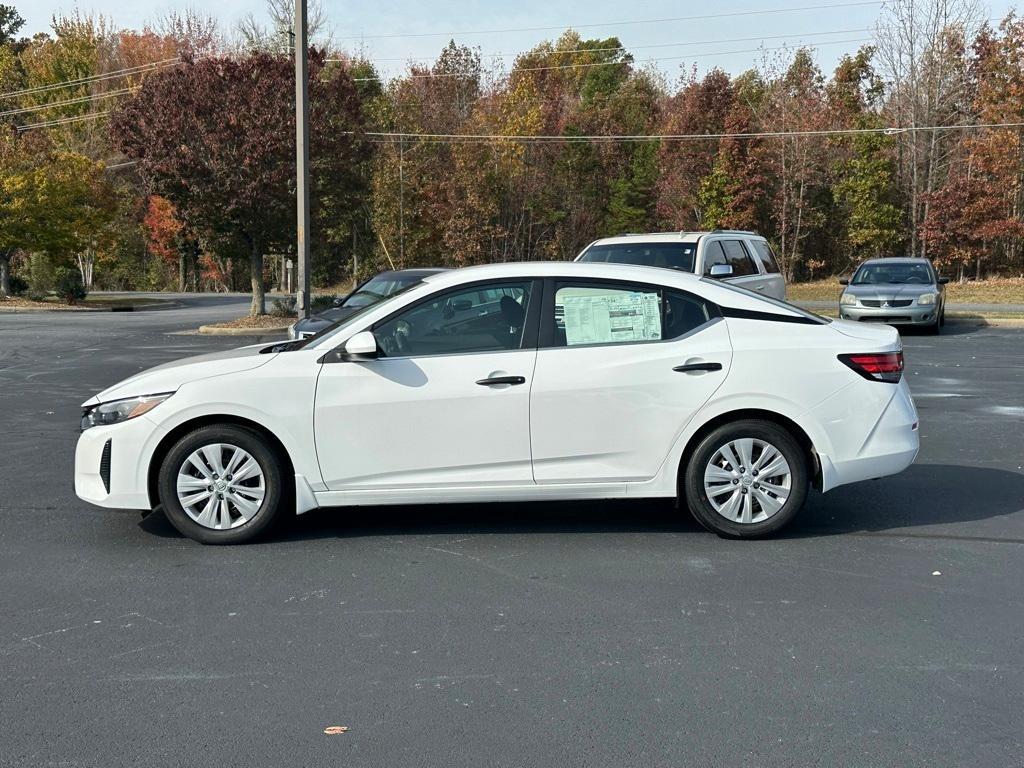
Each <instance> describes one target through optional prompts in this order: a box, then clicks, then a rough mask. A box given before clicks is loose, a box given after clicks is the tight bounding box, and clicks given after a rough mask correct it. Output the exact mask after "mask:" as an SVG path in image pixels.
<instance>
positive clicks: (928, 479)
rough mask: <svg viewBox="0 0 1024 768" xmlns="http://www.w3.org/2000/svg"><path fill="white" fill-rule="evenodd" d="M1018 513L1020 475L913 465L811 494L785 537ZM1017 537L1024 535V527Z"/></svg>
mask: <svg viewBox="0 0 1024 768" xmlns="http://www.w3.org/2000/svg"><path fill="white" fill-rule="evenodd" d="M1015 513H1024V474H1022V473H1020V472H1008V471H1006V470H1003V469H993V468H990V467H963V466H956V465H949V464H915V465H913V466H911V467H910V468H908V469H907V470H905V471H903V472H901V473H900V474H898V475H891V476H889V477H883V478H880V479H878V480H868V481H865V482H863V483H854V484H852V485H846V486H841V487H839V488H836V489H835V490H833V491H831V492H829V493H827V494H821V493H817V492H812V493H811V495H810V497H809V498H808V500H807V506H805V507H804V510H803V512H802V514H801V515H800V517H799V518H798V519H797V520H796V521H795V523H794V524H793V525H792V526H791V527H790V528H789V529H787V530H786V531H785V532H784V533H783V535H784V536H788V537H797V536H822V535H829V534H836V533H857V532H883V531H893V530H897V529H904V528H914V527H917V526H931V525H954V524H958V523H970V522H974V521H980V520H987V519H989V518H996V517H1005V516H1008V515H1013V514H1015ZM1022 516H1024V514H1022ZM1019 533H1020V535H1024V526H1021V527H1020V531H1019ZM964 535H969V533H967V532H965V533H964Z"/></svg>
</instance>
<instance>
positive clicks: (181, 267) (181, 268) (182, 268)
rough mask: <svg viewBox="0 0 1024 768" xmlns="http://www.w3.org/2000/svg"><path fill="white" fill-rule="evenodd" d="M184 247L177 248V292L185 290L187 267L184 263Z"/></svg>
mask: <svg viewBox="0 0 1024 768" xmlns="http://www.w3.org/2000/svg"><path fill="white" fill-rule="evenodd" d="M185 259H186V256H185V249H184V248H179V249H178V293H184V292H185V282H186V279H187V277H188V268H187V264H186V261H185Z"/></svg>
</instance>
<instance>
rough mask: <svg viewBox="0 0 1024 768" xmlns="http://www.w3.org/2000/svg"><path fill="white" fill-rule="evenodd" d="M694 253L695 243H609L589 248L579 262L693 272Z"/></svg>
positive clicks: (695, 249)
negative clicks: (635, 265) (634, 265)
mask: <svg viewBox="0 0 1024 768" xmlns="http://www.w3.org/2000/svg"><path fill="white" fill-rule="evenodd" d="M696 253H697V244H696V243H614V244H612V243H609V244H606V245H592V246H590V247H589V248H587V250H586V251H584V252H583V255H582V256H580V259H579V260H580V261H586V262H609V263H612V264H637V265H639V266H641V267H664V268H666V269H678V270H680V271H681V272H693V260H694V256H695V255H696Z"/></svg>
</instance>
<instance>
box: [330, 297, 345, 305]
mask: <svg viewBox="0 0 1024 768" xmlns="http://www.w3.org/2000/svg"><path fill="white" fill-rule="evenodd" d="M347 298H348V296H335V297H334V301H332V302H331V304H333V305H334V306H336V307H340V306H341V305H342V304H344V303H345V299H347Z"/></svg>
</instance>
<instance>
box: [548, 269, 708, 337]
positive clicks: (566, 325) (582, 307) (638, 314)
mask: <svg viewBox="0 0 1024 768" xmlns="http://www.w3.org/2000/svg"><path fill="white" fill-rule="evenodd" d="M713 316H714V310H713V309H712V308H711V307H710V306H709V305H708V304H707V303H706V302H704V301H702V300H700V299H698V298H697V297H695V296H692V295H690V294H687V293H683V292H682V291H673V290H665V289H662V288H658V287H655V286H634V285H616V284H610V283H570V282H559V283H557V284H556V288H555V306H554V326H555V328H554V339H553V342H554V346H556V347H576V346H586V345H591V344H630V343H634V344H635V343H640V342H648V341H663V340H666V339H674V338H676V337H678V336H682V335H683V334H685V333H689V332H690V331H692V330H693V329H695V328H698V327H700V326H701V325H703V324H704V323H706V322H708V320H710V319H711V318H712V317H713Z"/></svg>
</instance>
